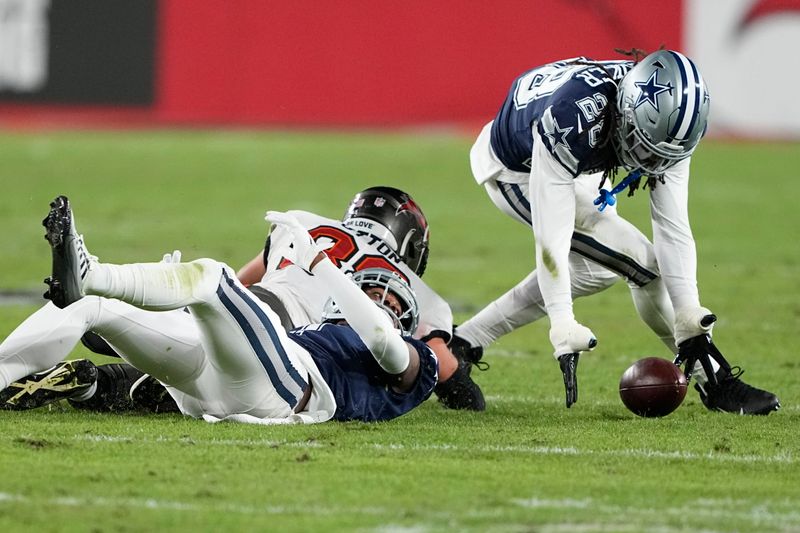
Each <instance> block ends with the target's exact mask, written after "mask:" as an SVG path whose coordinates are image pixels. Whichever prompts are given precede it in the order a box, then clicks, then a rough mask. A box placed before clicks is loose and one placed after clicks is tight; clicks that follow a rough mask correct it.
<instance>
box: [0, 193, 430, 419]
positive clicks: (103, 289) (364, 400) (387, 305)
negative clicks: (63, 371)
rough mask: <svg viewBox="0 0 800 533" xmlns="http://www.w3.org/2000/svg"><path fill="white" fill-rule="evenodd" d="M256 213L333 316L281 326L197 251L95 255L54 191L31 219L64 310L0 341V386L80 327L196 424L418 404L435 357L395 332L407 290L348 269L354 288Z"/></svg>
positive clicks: (281, 219)
mask: <svg viewBox="0 0 800 533" xmlns="http://www.w3.org/2000/svg"><path fill="white" fill-rule="evenodd" d="M268 220H269V221H271V222H272V223H273V224H277V225H280V226H284V227H285V228H286V229H287V231H289V232H290V233H291V235H292V237H293V245H294V246H293V252H294V253H293V254H292V256H291V257H289V258H288V259H290V260H291V261H292V262H293V263H294V264H295V265H296V266H298V267H300V268H303V269H304V270H305V271H306V272H307V273H308V279H307V282H308V283H314V284H316V285H317V287H318V290H321V291H325V292H327V294H329V295H330V296H331V297H332V298H333V300H334V301H335V308H336V309H338V310H339V312H340V313H341V315H336V316H335V318H336V319H337V320H339V321H340V320H341V318H342V317H344V318H345V319H346V320H347V324H334V323H326V324H322V325H309V326H306V327H303V328H301V329H299V330H295V331H292V332H290V333H288V334H287V333H285V332H284V330H283V328H282V327H281V325H280V321H279V318H278V316H277V315H276V314H275V313H274V312H273V311H272V309H271V308H269V306H267V305H266V304H264V303H262V302H261V301H260V300H258V299H257V298H256V297H255V296H253V295H252V293H250V292H249V291H247V290H246V289H245V287H244V286H243V285H242V284H241V283H240V282H239V281H238V280H237V279H236V276H235V275H234V273H233V271H232V270H231V269H230V268H228V267H227V266H226V265H224V264H222V263H219V262H216V261H213V260H211V259H199V260H196V261H192V262H190V263H184V264H166V263H138V264H130V265H112V264H105V263H100V262H98V261H97V259H96V258H95V257H93V256H91V255H89V253H88V251H87V250H86V248H85V246H84V243H83V239H82V237H80V236H78V234H77V232H76V231H75V223H74V219H73V217H72V213H71V211H70V209H69V204H68V202H67V201H66V198H64V197H59V198H57V199H56V200H55V201H54V202H53V204H52V209H51V211H50V213H49V214H48V217H47V218H46V219H45V224H46V227H47V238H48V241H49V242H50V243H51V246H52V249H53V274H52V278H53V284H52V287H51V291H55V292H56V293H58V294H53V296H54V299H56V298H57V299H60V300H63V301H64V303H65V304H66V305H65V307H64V308H63V309H62V308H59V307H57V306H55V305H54V304H53V303H52V302H51V303H48V304H46V305H45V306H44V307H43V308H41V309H40V310H39V311H37V312H35V313H34V314H33V315H31V316H30V317H29V318H28V319H27V320H25V321H24V322H23V323H22V324H21V325H20V326H19V327H18V328H17V329H16V330H14V331H13V332H12V333H11V335H10V336H9V337H8V338H7V339H6V340H5V341H3V343H2V344H0V387H2V388H3V389H5V388H6V387H7V386H8V385H9V384H10V383H12V382H14V381H16V380H18V379H19V378H21V377H22V376H24V375H26V374H30V373H35V372H39V371H42V370H44V369H46V368H48V367H50V366H53V365H54V364H56V363H57V362H59V361H61V360H63V359H64V358H65V357H66V356H67V355H68V354H69V352H70V351H71V350H72V348H73V347H74V346H75V345H76V344H77V343H78V341H79V339H80V338H81V336H82V335H83V334H84V332H86V331H88V330H89V329H94V330H95V331H97V332H98V333H99V334H100V335H103V336H104V337H106V338H108V339H113V342H114V347H115V348H118V349H119V350H120V354H121V355H122V356H123V357H124V358H125V360H126V361H127V362H128V363H130V364H132V365H133V366H135V367H137V368H138V369H139V370H141V371H143V372H147V373H148V374H150V375H152V376H154V377H155V378H157V379H158V380H159V381H160V382H162V383H164V384H165V385H167V389H168V391H169V393H170V395H171V396H172V397H173V398H174V399H175V401H176V403H177V404H178V406H179V408H180V410H181V412H182V413H184V414H185V415H189V416H193V417H203V418H204V419H206V420H208V421H210V422H215V421H219V420H224V419H229V420H234V421H242V422H251V423H261V424H278V423H290V422H303V423H313V422H324V421H326V420H329V419H336V420H361V421H379V420H389V419H392V418H394V417H397V416H400V415H402V414H404V413H406V412H408V411H409V410H411V409H413V408H414V407H416V406H417V405H419V404H420V403H422V402H423V401H424V400H425V399H427V398H428V397H429V396H430V394H431V393H432V391H433V388H434V386H435V385H436V381H437V367H438V364H437V360H436V356H435V355H434V353H433V352H432V351H431V350H430V348H428V347H427V345H426V344H425V343H423V342H421V341H419V340H416V339H413V338H411V337H409V336H407V335H408V334H410V333H412V332H413V328H414V327H415V326H416V311H417V309H416V301H415V298H414V293H413V291H411V289H410V287H409V286H408V285H407V284H406V283H405V282H404V281H403V280H402V278H401V277H400V276H399V275H397V274H396V273H393V272H391V271H388V270H384V269H369V270H366V271H363V272H362V273H360V274H359V275H360V276H361V277H360V278H359V279H360V283H361V287H359V286H357V285H356V284H355V283H353V281H352V280H351V279H349V278H348V277H347V276H346V275H345V274H344V273H342V272H341V271H340V270H339V269H338V268H336V267H335V266H334V265H333V263H332V262H331V261H330V259H328V258H327V256H326V255H325V254H324V253H321V251H320V248H319V247H318V246H317V245H316V244H315V242H314V240H313V239H312V238H311V236H310V235H309V234H308V232H307V231H306V230H305V229H304V228H303V227H302V226H301V225H300V224H299V222H297V220H296V219H295V218H294V217H292V216H291V215H287V214H285V213H277V212H270V213H268ZM362 289H363V290H362ZM184 309H188V312H184V311H183V310H184ZM396 327H399V328H402V330H403V334H404V335H406V336H404V335H401V332H400V331H399V330H398V329H395V328H396Z"/></svg>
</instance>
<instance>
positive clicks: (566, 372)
mask: <svg viewBox="0 0 800 533" xmlns="http://www.w3.org/2000/svg"><path fill="white" fill-rule="evenodd" d="M550 342H551V343H553V348H554V349H555V352H554V353H553V355H554V356H555V358H556V359H558V364H559V367H560V368H561V373H562V374H563V376H564V391H565V393H566V405H567V407H571V406H572V404H574V403H575V402H577V401H578V358H579V357H580V353H581V352H585V351H589V350H592V349H594V347H595V346H597V338H596V337H595V336H594V333H592V330H590V329H589V328H587V327H586V326H583V325H581V324H579V323H578V322H576V321H575V319H571V320H562V321H552V322H551V324H550Z"/></svg>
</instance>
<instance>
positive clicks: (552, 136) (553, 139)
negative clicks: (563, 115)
mask: <svg viewBox="0 0 800 533" xmlns="http://www.w3.org/2000/svg"><path fill="white" fill-rule="evenodd" d="M572 130H573V127H572V126H570V127H569V128H560V127H559V126H558V122H557V121H556V117H553V129H552V131H551V130H549V129H547V128H545V131H544V134H545V136H547V139H548V140H549V141H550V145H551V146H552V149H553V150H555V149H556V146H558V145H559V144H560V145H562V146H566V147H567V148H568V149H570V148H571V147H570V145H569V143H568V142H567V135H569V132H571V131H572Z"/></svg>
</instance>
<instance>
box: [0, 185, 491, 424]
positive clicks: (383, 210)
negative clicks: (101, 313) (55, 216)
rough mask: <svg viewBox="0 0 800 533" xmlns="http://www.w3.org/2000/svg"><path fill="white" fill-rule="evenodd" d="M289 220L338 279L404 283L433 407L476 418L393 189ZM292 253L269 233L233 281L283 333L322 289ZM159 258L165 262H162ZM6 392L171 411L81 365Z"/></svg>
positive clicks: (153, 391) (280, 234)
mask: <svg viewBox="0 0 800 533" xmlns="http://www.w3.org/2000/svg"><path fill="white" fill-rule="evenodd" d="M291 213H292V215H293V216H295V217H296V218H297V219H298V220H300V222H301V223H302V224H303V226H304V227H305V228H306V229H307V230H308V231H309V232H310V233H311V235H312V236H313V237H314V239H315V240H316V241H317V242H318V243H319V244H320V245H321V246H322V247H324V248H325V249H326V250H325V253H326V254H327V255H328V256H329V257H330V258H331V260H332V261H333V262H334V264H335V265H336V266H337V267H339V268H340V269H341V270H342V271H343V272H345V273H347V274H350V273H353V272H355V271H361V270H363V269H366V268H376V267H377V268H384V269H388V270H391V271H395V272H397V273H398V274H399V275H400V276H401V277H402V278H403V279H404V280H405V281H407V282H408V283H409V284H410V286H411V288H412V289H413V290H414V291H415V294H416V297H417V300H418V302H419V308H420V313H419V325H418V327H417V328H416V331H415V334H414V336H415V338H417V339H421V340H423V341H424V342H426V343H427V344H428V346H430V347H431V349H433V351H434V353H436V354H437V357H438V358H439V383H438V384H437V386H436V394H437V396H438V397H439V400H440V402H441V403H442V404H443V405H444V406H446V407H448V408H453V409H471V410H483V409H484V408H485V402H484V399H483V394H482V392H481V390H480V388H479V387H478V386H477V385H476V384H475V383H474V382H473V381H472V379H471V377H470V366H469V365H468V364H467V363H465V362H463V361H458V360H456V359H455V357H454V356H453V355H452V353H451V352H450V351H449V349H448V347H447V342H448V341H449V340H450V336H451V331H452V327H453V325H452V312H451V310H450V307H449V305H448V304H447V303H446V302H445V301H444V300H443V299H442V298H441V297H440V296H439V295H438V294H436V293H435V292H434V291H433V290H432V289H431V288H430V287H429V286H428V285H427V284H425V283H424V282H423V281H422V280H421V279H420V277H419V275H421V274H423V273H424V271H425V267H426V265H427V258H428V240H429V231H428V225H427V220H426V219H425V216H424V214H423V213H422V210H421V209H420V208H419V207H418V206H417V204H416V203H415V202H414V201H413V199H412V198H411V197H410V196H409V195H408V194H406V193H405V192H403V191H400V190H398V189H394V188H391V187H371V188H368V189H365V190H364V191H361V192H360V193H358V194H357V195H356V196H355V197H354V199H353V200H352V201H351V203H350V205H349V206H348V208H347V211H346V213H345V216H344V218H343V221H338V220H332V219H328V218H324V217H321V216H318V215H315V214H313V213H308V212H303V211H293V212H291ZM292 253H293V249H292V235H291V233H290V232H288V231H287V230H286V229H285V228H283V227H281V226H276V227H275V229H274V230H273V231H272V232H271V233H270V235H269V237H268V239H267V244H266V246H265V248H264V250H263V251H261V252H259V253H258V255H257V256H256V257H255V258H254V259H253V260H252V261H251V262H250V263H248V264H247V265H245V266H244V267H243V268H241V269H240V270H239V272H238V273H237V277H238V278H239V280H240V281H241V282H242V283H244V284H245V285H246V286H249V289H250V291H251V292H252V293H253V294H255V295H256V296H257V297H258V298H260V299H261V300H262V301H263V302H265V303H267V304H268V305H270V307H271V308H272V309H273V310H274V311H275V312H276V313H277V314H278V316H279V317H280V319H281V323H282V325H283V326H284V328H285V329H286V330H287V331H288V330H291V329H293V328H295V327H298V326H303V325H306V324H311V323H317V322H319V321H320V317H321V316H322V310H323V306H324V304H325V302H326V299H327V296H326V294H325V292H324V291H319V289H318V287H317V286H316V285H315V284H312V283H309V282H308V281H309V275H308V273H307V272H306V271H304V270H303V269H301V268H298V267H297V266H296V265H292V264H291V261H289V260H288V259H287V258H288V257H290V256H291V254H292ZM166 259H167V260H169V261H173V258H171V257H170V256H169V255H168V256H167V257H166ZM418 274H419V275H418ZM57 303H58V302H57ZM84 341H85V344H87V346H89V347H90V349H92V350H93V351H97V352H98V353H103V354H105V355H112V356H118V354H117V353H116V352H115V351H114V350H113V349H112V348H111V347H109V346H108V344H107V343H106V342H105V341H104V340H103V339H102V338H100V337H98V336H97V335H93V334H92V335H89V336H85V337H84ZM133 384H135V387H133V389H131V387H132V385H133ZM15 388H18V389H19V390H22V391H29V392H28V393H23V394H21V395H20V394H15V395H12V396H10V397H12V398H13V403H10V404H9V403H6V404H2V402H0V405H2V406H4V407H6V408H34V407H38V406H41V405H44V404H46V403H49V402H52V401H55V400H58V399H62V398H67V399H69V400H70V403H71V404H72V405H73V406H75V407H77V408H84V409H91V410H103V411H114V410H125V409H130V408H132V407H133V405H132V404H131V401H130V398H129V393H131V392H132V393H133V396H134V398H135V400H136V404H137V405H138V406H140V407H141V406H144V407H147V408H148V409H149V410H151V411H155V412H170V411H175V410H176V409H177V406H176V405H175V404H174V402H173V401H172V398H171V397H170V396H169V395H166V394H165V390H164V388H163V387H162V386H161V385H160V384H159V383H158V382H157V381H156V380H154V379H151V378H148V377H147V376H144V375H142V373H141V372H139V371H137V370H136V369H135V368H132V367H130V366H128V365H125V364H106V365H102V366H99V367H95V366H94V365H93V364H91V362H89V361H67V362H64V363H61V364H60V365H57V366H56V367H54V368H53V369H49V370H48V371H46V372H43V373H41V374H38V375H31V376H27V377H26V378H23V379H21V380H19V382H17V383H15V384H14V387H12V389H15ZM9 393H10V391H9V392H7V393H6V395H8V394H9ZM0 399H2V393H0Z"/></svg>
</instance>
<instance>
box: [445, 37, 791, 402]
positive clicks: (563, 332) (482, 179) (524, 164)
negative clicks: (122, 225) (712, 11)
mask: <svg viewBox="0 0 800 533" xmlns="http://www.w3.org/2000/svg"><path fill="white" fill-rule="evenodd" d="M637 52H638V51H637ZM632 55H633V54H632ZM641 55H644V54H641ZM638 57H639V54H636V58H637V59H638ZM708 111H709V95H708V90H707V88H706V85H705V82H704V81H703V78H702V76H701V75H700V74H699V72H698V71H697V67H696V66H695V64H694V63H693V62H692V61H691V60H690V59H688V58H687V57H686V56H684V55H683V54H680V53H678V52H674V51H670V50H660V51H658V52H655V53H653V54H650V55H647V56H646V57H644V58H643V59H641V61H638V62H634V61H592V60H589V59H586V58H582V57H581V58H574V59H568V60H564V61H557V62H555V63H550V64H547V65H544V66H541V67H537V68H534V69H532V70H530V71H528V72H526V73H524V74H522V75H521V76H519V77H518V78H517V79H516V80H515V81H514V83H513V85H512V87H511V89H510V91H509V93H508V96H507V98H506V100H505V101H504V103H503V105H502V107H501V109H500V111H499V112H498V114H497V115H496V117H495V119H494V120H493V121H492V122H490V123H489V124H487V125H486V126H485V128H484V129H483V131H482V132H481V134H480V135H479V137H478V139H477V141H476V142H475V144H474V146H473V147H472V150H471V153H470V160H471V167H472V172H473V175H474V177H475V179H476V180H477V182H478V183H479V184H480V185H482V186H483V187H484V188H485V189H486V191H487V193H488V195H489V197H490V198H491V200H492V201H493V202H494V203H495V205H496V206H497V207H498V208H499V209H500V210H502V211H503V212H505V213H506V214H508V215H510V216H511V217H513V218H515V219H516V220H518V221H520V222H522V223H524V224H525V225H527V226H528V227H530V228H532V229H533V233H534V235H535V238H536V269H535V270H534V271H533V272H532V273H531V274H530V275H529V276H528V277H526V278H525V279H524V280H522V281H521V282H520V283H519V284H517V285H516V286H515V287H513V288H512V289H511V290H510V291H508V292H507V293H506V294H504V295H503V296H501V297H499V298H498V299H497V300H495V301H494V302H492V303H490V304H489V305H488V306H487V307H485V308H484V309H483V310H481V311H480V312H478V313H477V314H476V315H475V316H474V317H473V318H471V319H470V320H468V321H466V322H465V323H464V324H462V325H461V326H459V327H458V328H457V330H456V332H455V334H456V337H455V339H454V344H453V349H454V351H457V352H458V353H459V354H461V355H462V356H463V357H465V358H467V359H470V360H473V361H474V360H477V359H479V358H480V356H481V354H482V349H483V347H486V346H488V345H489V344H490V343H491V342H493V341H494V340H495V339H497V338H498V337H499V336H501V335H504V334H506V333H508V332H509V331H511V330H513V329H516V328H518V327H521V326H523V325H525V324H527V323H530V322H532V321H534V320H537V319H538V318H540V317H542V316H544V315H545V314H547V315H548V317H549V319H550V340H551V342H552V344H553V349H554V356H555V358H556V359H557V361H558V362H559V365H560V368H561V370H562V372H563V377H564V384H565V388H566V405H567V407H570V406H571V405H572V404H573V403H574V402H575V401H576V400H577V377H576V371H577V364H578V359H579V354H580V353H581V352H584V351H587V350H591V349H592V348H594V346H595V345H596V344H597V339H596V337H595V334H594V333H593V332H592V331H591V330H590V329H589V328H588V327H586V326H584V325H583V324H581V323H579V322H578V321H577V320H576V318H575V315H574V314H573V309H572V301H573V298H576V297H579V296H586V295H589V294H594V293H596V292H598V291H601V290H603V289H605V288H607V287H609V286H610V285H612V284H613V283H614V282H616V281H617V280H618V279H619V278H624V279H625V280H626V281H627V283H628V285H629V286H630V288H631V294H632V295H633V300H634V303H635V306H636V309H637V311H638V312H639V315H640V316H641V318H642V319H643V320H644V321H645V323H647V325H648V326H650V327H651V328H652V329H653V331H654V332H655V333H656V334H657V335H658V336H659V338H661V340H662V341H663V342H664V343H665V344H666V345H667V346H668V347H669V348H670V349H671V350H672V351H673V353H675V354H676V355H677V357H676V363H678V364H682V365H685V367H684V371H685V372H686V374H687V376H689V377H691V375H692V373H694V375H695V377H696V384H695V388H696V389H697V390H698V392H699V393H700V397H701V399H702V401H703V403H704V404H705V405H706V407H708V408H709V409H714V410H721V411H727V412H733V413H743V414H768V413H770V412H771V411H773V410H776V409H778V408H779V406H780V403H779V401H778V398H777V397H776V396H775V395H774V394H771V393H769V392H767V391H763V390H760V389H756V388H754V387H751V386H750V385H748V384H746V383H744V382H743V381H742V380H741V379H739V376H740V375H741V370H739V371H738V372H737V370H736V369H732V368H731V366H730V365H729V364H728V362H727V361H726V360H725V358H724V357H723V356H722V354H721V353H720V352H719V350H717V348H716V347H715V345H714V343H713V342H712V340H711V330H712V327H713V325H714V322H715V321H716V316H715V315H714V314H713V313H712V312H711V311H709V310H708V309H706V308H705V307H703V306H702V305H701V303H700V297H699V292H698V288H697V279H696V264H697V259H696V251H695V243H694V238H693V237H692V231H691V228H690V226H689V214H688V183H689V166H690V160H691V155H692V152H693V151H694V149H695V148H696V146H697V144H698V143H699V142H700V139H701V138H702V136H703V135H704V133H705V131H706V124H707V117H708ZM618 169H619V170H623V171H624V172H625V173H626V176H625V177H624V178H623V179H621V180H620V181H619V182H618V183H617V184H616V185H615V186H613V187H612V185H613V181H614V177H615V176H616V173H617V170H618ZM640 184H641V185H643V187H648V188H649V189H650V206H651V219H652V226H653V243H652V244H651V243H650V242H649V241H648V239H647V238H646V237H645V236H644V235H643V234H642V233H641V232H640V231H639V230H638V229H636V228H635V227H634V226H633V225H632V224H630V223H629V222H628V221H626V220H625V219H623V218H622V217H620V216H619V215H618V214H617V212H616V209H615V207H614V204H615V202H616V194H618V193H620V192H622V191H624V190H625V189H628V190H629V193H628V194H629V195H632V194H633V191H634V190H636V189H637V188H639V186H640Z"/></svg>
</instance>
